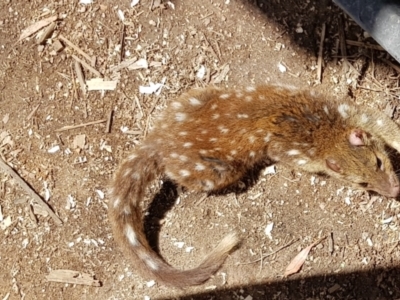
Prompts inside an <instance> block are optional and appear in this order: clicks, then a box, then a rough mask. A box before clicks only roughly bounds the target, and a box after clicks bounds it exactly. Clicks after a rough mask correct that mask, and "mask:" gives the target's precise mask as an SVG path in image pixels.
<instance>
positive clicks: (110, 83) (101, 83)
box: [86, 78, 118, 91]
mask: <svg viewBox="0 0 400 300" xmlns="http://www.w3.org/2000/svg"><path fill="white" fill-rule="evenodd" d="M117 83H118V81H117V80H103V78H93V79H90V80H87V81H86V85H87V87H88V91H113V90H115V89H116V88H117Z"/></svg>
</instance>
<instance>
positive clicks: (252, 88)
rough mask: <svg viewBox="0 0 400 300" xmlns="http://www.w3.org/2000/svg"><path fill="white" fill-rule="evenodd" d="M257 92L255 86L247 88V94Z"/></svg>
mask: <svg viewBox="0 0 400 300" xmlns="http://www.w3.org/2000/svg"><path fill="white" fill-rule="evenodd" d="M255 90H256V88H255V87H254V86H248V87H246V92H249V93H251V92H254V91H255Z"/></svg>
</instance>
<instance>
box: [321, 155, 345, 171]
mask: <svg viewBox="0 0 400 300" xmlns="http://www.w3.org/2000/svg"><path fill="white" fill-rule="evenodd" d="M325 163H326V166H327V167H328V168H329V169H331V170H332V171H334V172H336V173H342V168H341V167H340V165H339V163H338V162H337V161H336V160H335V159H333V158H327V159H326V160H325Z"/></svg>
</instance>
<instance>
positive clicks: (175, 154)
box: [169, 152, 179, 158]
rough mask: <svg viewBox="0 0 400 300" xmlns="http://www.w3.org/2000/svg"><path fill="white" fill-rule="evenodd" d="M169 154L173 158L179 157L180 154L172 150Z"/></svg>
mask: <svg viewBox="0 0 400 300" xmlns="http://www.w3.org/2000/svg"><path fill="white" fill-rule="evenodd" d="M169 156H171V157H172V158H177V157H178V156H179V155H178V153H175V152H172V153H171V154H170V155H169Z"/></svg>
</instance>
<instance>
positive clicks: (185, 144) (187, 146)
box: [183, 142, 193, 148]
mask: <svg viewBox="0 0 400 300" xmlns="http://www.w3.org/2000/svg"><path fill="white" fill-rule="evenodd" d="M192 145H193V143H190V142H187V143H184V144H183V147H184V148H190V147H192Z"/></svg>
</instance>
